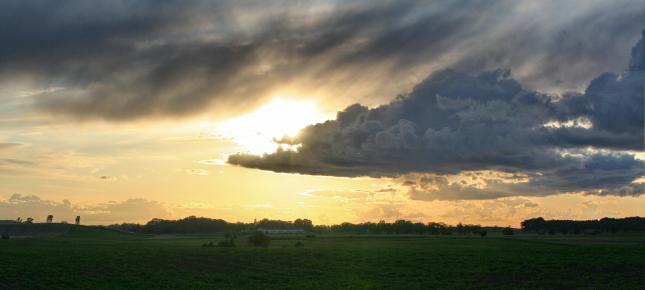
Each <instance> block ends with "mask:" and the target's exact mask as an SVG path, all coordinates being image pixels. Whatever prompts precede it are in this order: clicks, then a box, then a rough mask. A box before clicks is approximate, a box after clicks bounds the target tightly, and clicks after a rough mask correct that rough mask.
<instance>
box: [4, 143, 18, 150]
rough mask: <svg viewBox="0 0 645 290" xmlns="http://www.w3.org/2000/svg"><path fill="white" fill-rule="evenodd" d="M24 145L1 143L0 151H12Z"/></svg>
mask: <svg viewBox="0 0 645 290" xmlns="http://www.w3.org/2000/svg"><path fill="white" fill-rule="evenodd" d="M22 145H23V144H21V143H0V150H5V149H11V148H15V147H20V146H22Z"/></svg>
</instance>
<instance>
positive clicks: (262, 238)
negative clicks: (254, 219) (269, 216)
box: [249, 232, 271, 247]
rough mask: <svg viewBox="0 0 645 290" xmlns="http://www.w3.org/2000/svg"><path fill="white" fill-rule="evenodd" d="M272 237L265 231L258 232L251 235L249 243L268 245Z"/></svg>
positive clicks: (258, 245) (252, 244)
mask: <svg viewBox="0 0 645 290" xmlns="http://www.w3.org/2000/svg"><path fill="white" fill-rule="evenodd" d="M270 241H271V239H270V238H269V236H267V235H265V234H264V233H263V232H256V233H255V234H253V235H252V236H250V237H249V245H251V246H254V247H268V246H269V242H270Z"/></svg>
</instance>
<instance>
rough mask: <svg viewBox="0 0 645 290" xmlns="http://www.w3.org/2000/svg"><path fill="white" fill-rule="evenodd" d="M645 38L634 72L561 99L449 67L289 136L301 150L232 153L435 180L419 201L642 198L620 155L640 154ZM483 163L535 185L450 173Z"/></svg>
mask: <svg viewBox="0 0 645 290" xmlns="http://www.w3.org/2000/svg"><path fill="white" fill-rule="evenodd" d="M644 37H645V34H644ZM643 41H644V40H643V39H641V40H640V41H639V42H638V44H637V45H636V46H635V49H633V50H632V61H631V62H630V65H629V69H628V70H627V71H625V72H623V73H621V74H612V73H604V74H601V75H600V76H599V77H597V78H595V79H593V80H592V81H591V83H590V84H589V86H588V87H587V89H586V91H585V92H584V94H570V95H566V96H564V97H562V98H559V97H556V96H551V95H548V94H543V93H539V92H536V91H532V90H527V89H525V88H523V87H522V85H520V83H519V82H518V81H516V80H515V79H513V78H512V77H511V75H510V72H509V71H507V70H494V71H487V72H481V73H462V72H458V71H453V70H444V71H440V72H437V73H435V74H432V75H431V76H430V77H428V78H427V79H426V80H424V81H423V82H421V83H419V84H418V85H417V86H416V87H415V88H414V89H413V90H412V92H411V93H409V94H408V95H406V96H400V97H398V98H397V99H395V100H394V101H392V102H390V103H389V104H386V105H382V106H380V107H377V108H373V109H369V108H367V107H365V106H362V105H358V104H356V105H352V106H349V107H347V108H346V109H345V110H344V111H341V112H339V113H338V115H337V117H336V119H335V120H331V121H327V122H325V123H320V124H315V125H312V126H309V127H306V128H305V129H303V130H302V131H301V132H300V134H299V135H298V136H297V137H294V138H284V139H283V140H280V142H281V143H285V144H292V145H296V144H298V145H300V146H301V147H300V148H298V149H297V151H290V150H279V151H277V152H275V153H272V154H266V155H263V156H254V155H248V154H237V155H233V156H230V157H229V160H228V161H229V163H231V164H237V165H241V166H245V167H251V168H258V169H264V170H272V171H278V172H293V173H304V174H316V175H332V176H373V177H379V176H399V175H403V174H409V173H415V172H422V173H426V174H430V175H431V176H432V175H436V176H438V177H437V178H434V179H432V178H431V179H426V181H423V180H420V181H419V182H412V183H410V182H408V183H407V185H408V186H410V187H411V188H412V189H411V194H412V197H414V198H419V199H448V198H449V197H450V198H453V199H482V198H495V197H500V196H511V195H518V194H520V195H522V194H523V195H546V194H555V193H561V192H581V191H582V192H586V193H590V194H614V195H640V194H643V192H644V190H643V185H642V184H634V183H632V182H633V181H634V180H636V179H638V178H639V177H641V176H643V175H644V172H643V171H644V166H645V164H644V163H643V161H641V160H638V159H635V158H634V156H633V155H631V154H628V153H621V152H622V151H625V150H627V151H629V150H633V151H639V152H642V150H643V138H644V136H643V129H644V128H643V124H644V119H643V117H644V112H643V108H644V103H643V100H644V97H643V93H644V88H643V84H644V83H645V71H644V70H643V69H642V68H643V67H644V65H643V61H644V60H643V59H644V58H643V53H645V52H643V50H642V47H643ZM587 123H589V124H587ZM547 124H550V125H547ZM567 124H569V125H567ZM576 124H578V125H576ZM599 150H600V151H599ZM603 150H604V151H603ZM607 150H608V151H607ZM481 170H495V171H500V172H507V173H520V174H525V175H526V176H527V177H528V181H527V182H520V183H512V184H509V183H503V182H500V181H496V180H493V179H489V180H485V181H486V182H487V183H488V184H489V185H490V186H488V187H486V188H485V189H479V188H476V187H473V186H467V185H462V184H458V183H450V182H448V179H446V178H445V177H441V175H451V174H458V173H462V172H469V171H481ZM428 188H434V190H428Z"/></svg>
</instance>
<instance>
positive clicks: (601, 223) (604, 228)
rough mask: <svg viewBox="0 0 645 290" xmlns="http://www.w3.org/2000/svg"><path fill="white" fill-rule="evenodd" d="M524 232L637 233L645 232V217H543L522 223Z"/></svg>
mask: <svg viewBox="0 0 645 290" xmlns="http://www.w3.org/2000/svg"><path fill="white" fill-rule="evenodd" d="M521 225H522V231H523V232H530V233H540V234H547V233H548V234H580V233H590V234H596V233H636V232H645V218H642V217H627V218H607V217H606V218H602V219H599V220H583V221H574V220H545V219H544V218H542V217H538V218H533V219H527V220H525V221H523V222H522V223H521Z"/></svg>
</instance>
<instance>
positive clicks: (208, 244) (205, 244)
mask: <svg viewBox="0 0 645 290" xmlns="http://www.w3.org/2000/svg"><path fill="white" fill-rule="evenodd" d="M214 246H215V245H213V242H208V243H204V244H203V245H202V247H204V248H212V247H214Z"/></svg>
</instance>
